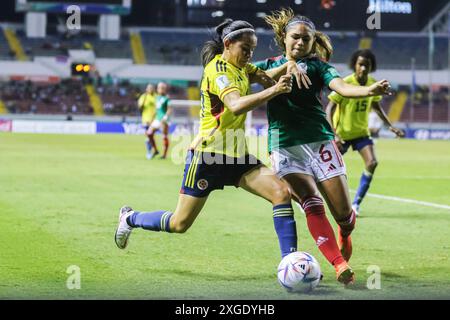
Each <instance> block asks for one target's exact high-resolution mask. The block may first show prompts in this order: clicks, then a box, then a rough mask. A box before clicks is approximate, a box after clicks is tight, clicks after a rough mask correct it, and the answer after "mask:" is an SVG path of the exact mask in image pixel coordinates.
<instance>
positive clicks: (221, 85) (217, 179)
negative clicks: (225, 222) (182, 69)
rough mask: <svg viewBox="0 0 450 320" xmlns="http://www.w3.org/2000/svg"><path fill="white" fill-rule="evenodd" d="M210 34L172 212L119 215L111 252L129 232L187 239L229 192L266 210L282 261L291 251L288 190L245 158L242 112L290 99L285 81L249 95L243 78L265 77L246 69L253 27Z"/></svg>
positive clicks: (237, 25)
mask: <svg viewBox="0 0 450 320" xmlns="http://www.w3.org/2000/svg"><path fill="white" fill-rule="evenodd" d="M215 31H216V38H215V39H214V40H213V41H208V42H207V43H206V44H205V46H204V48H203V50H202V60H203V65H204V67H205V68H204V72H203V77H202V81H201V111H200V129H199V133H198V135H197V137H196V138H195V139H194V141H193V142H192V145H191V146H190V148H189V150H188V153H187V157H186V166H185V170H184V178H183V182H182V186H181V191H180V195H179V198H178V205H177V207H176V209H175V211H174V212H173V213H172V212H170V211H165V210H163V211H154V212H137V211H134V210H133V209H131V208H130V207H127V206H124V207H122V208H121V210H120V216H119V225H118V227H117V230H116V234H115V241H116V244H117V246H118V247H119V248H121V249H124V248H125V247H126V246H127V243H128V238H129V236H130V234H131V231H132V230H133V229H134V228H138V227H139V228H143V229H146V230H152V231H166V232H176V233H183V232H185V231H186V230H188V229H189V227H190V226H191V225H192V223H193V222H194V220H195V219H196V217H197V215H198V214H199V213H200V211H201V210H202V208H203V206H204V204H205V202H206V200H207V199H208V196H209V194H210V192H211V191H213V190H217V189H223V188H224V186H235V187H241V188H243V189H244V190H247V191H248V192H250V193H253V194H255V195H258V196H260V197H262V198H264V199H266V200H268V201H269V202H271V203H272V205H273V220H274V225H275V230H276V232H277V235H278V238H279V244H280V250H281V254H282V256H285V255H287V254H289V253H290V252H292V251H296V250H297V233H296V225H295V220H294V216H293V214H294V211H293V209H292V206H291V195H290V192H289V189H288V187H287V185H286V184H285V183H283V182H282V181H280V180H279V179H278V178H277V177H276V176H275V175H274V174H273V173H272V171H271V170H270V169H269V168H267V167H266V166H264V165H263V164H262V163H261V162H260V161H259V160H258V159H257V158H255V157H254V156H253V155H251V154H249V153H248V149H247V145H246V141H245V134H244V129H245V117H246V112H248V111H250V110H252V109H254V108H255V107H257V106H259V105H261V104H263V103H265V102H267V101H268V100H269V99H272V98H274V97H276V96H278V95H280V94H283V93H288V92H290V91H291V89H292V79H291V76H290V75H285V76H282V77H280V79H279V80H278V82H276V83H275V82H274V81H273V80H272V79H271V78H269V77H266V80H267V81H268V83H274V85H272V86H271V87H269V88H267V89H265V90H263V91H261V92H258V93H255V94H249V91H250V81H249V77H253V76H255V75H257V74H258V78H261V76H264V75H263V74H264V72H262V71H261V70H258V69H257V68H256V67H255V66H254V65H251V64H249V62H250V59H251V57H252V54H253V51H254V49H255V47H256V42H257V38H256V36H255V30H254V28H253V26H252V25H251V24H249V23H248V22H245V21H233V20H226V21H225V22H224V23H222V24H221V25H219V26H217V27H216V29H215ZM269 80H270V81H269ZM229 136H231V139H228V137H229ZM244 214H245V213H244ZM237 223H239V222H237Z"/></svg>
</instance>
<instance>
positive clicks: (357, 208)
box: [352, 203, 359, 217]
mask: <svg viewBox="0 0 450 320" xmlns="http://www.w3.org/2000/svg"><path fill="white" fill-rule="evenodd" d="M352 209H353V211H355V216H357V217H359V205H357V204H356V203H354V204H352Z"/></svg>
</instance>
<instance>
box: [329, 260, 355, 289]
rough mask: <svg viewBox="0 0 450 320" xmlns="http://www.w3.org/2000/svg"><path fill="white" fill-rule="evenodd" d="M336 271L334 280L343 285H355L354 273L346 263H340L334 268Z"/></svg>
mask: <svg viewBox="0 0 450 320" xmlns="http://www.w3.org/2000/svg"><path fill="white" fill-rule="evenodd" d="M334 268H335V270H336V279H337V281H339V282H340V283H343V284H345V285H349V284H353V283H355V273H354V272H353V270H352V268H351V267H350V266H349V265H348V263H347V262H345V261H344V262H342V263H340V264H338V265H336V266H334Z"/></svg>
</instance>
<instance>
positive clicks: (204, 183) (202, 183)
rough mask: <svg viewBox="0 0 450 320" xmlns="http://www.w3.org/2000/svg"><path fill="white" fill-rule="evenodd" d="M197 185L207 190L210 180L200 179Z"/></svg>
mask: <svg viewBox="0 0 450 320" xmlns="http://www.w3.org/2000/svg"><path fill="white" fill-rule="evenodd" d="M197 187H198V188H199V189H200V190H202V191H203V190H206V188H208V180H206V179H200V180H198V182H197Z"/></svg>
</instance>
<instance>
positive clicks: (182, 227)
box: [170, 222, 191, 233]
mask: <svg viewBox="0 0 450 320" xmlns="http://www.w3.org/2000/svg"><path fill="white" fill-rule="evenodd" d="M190 227H191V225H190V224H188V223H183V222H181V223H177V222H175V223H174V224H173V225H171V228H170V231H171V232H173V233H185V232H186V231H188V229H189V228H190Z"/></svg>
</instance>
